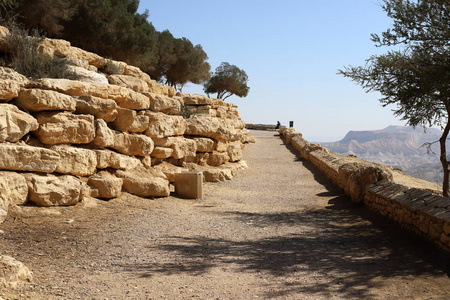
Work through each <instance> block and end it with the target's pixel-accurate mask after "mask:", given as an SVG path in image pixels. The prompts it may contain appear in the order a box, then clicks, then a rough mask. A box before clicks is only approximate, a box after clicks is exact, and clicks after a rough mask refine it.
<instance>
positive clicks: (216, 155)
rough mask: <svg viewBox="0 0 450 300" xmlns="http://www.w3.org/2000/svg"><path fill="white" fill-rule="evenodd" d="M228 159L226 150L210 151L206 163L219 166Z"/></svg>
mask: <svg viewBox="0 0 450 300" xmlns="http://www.w3.org/2000/svg"><path fill="white" fill-rule="evenodd" d="M229 160H230V157H229V156H228V153H227V152H216V151H214V152H212V153H210V154H209V157H208V161H207V163H208V165H210V166H216V167H217V166H220V165H223V164H224V163H226V162H228V161H229Z"/></svg>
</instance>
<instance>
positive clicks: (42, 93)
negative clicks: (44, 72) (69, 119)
mask: <svg viewBox="0 0 450 300" xmlns="http://www.w3.org/2000/svg"><path fill="white" fill-rule="evenodd" d="M17 106H18V107H20V108H22V109H24V110H26V111H32V112H35V111H43V110H66V111H71V112H73V111H75V107H76V100H75V98H73V97H71V96H69V95H65V94H61V93H58V92H55V91H49V90H41V89H25V90H22V91H21V92H20V93H19V96H18V97H17Z"/></svg>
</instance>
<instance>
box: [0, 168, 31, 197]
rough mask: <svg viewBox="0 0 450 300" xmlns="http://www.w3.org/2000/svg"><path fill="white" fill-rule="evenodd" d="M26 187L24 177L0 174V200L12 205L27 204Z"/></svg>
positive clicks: (14, 174)
mask: <svg viewBox="0 0 450 300" xmlns="http://www.w3.org/2000/svg"><path fill="white" fill-rule="evenodd" d="M27 196H28V186H27V181H26V180H25V177H24V176H23V175H21V174H19V173H15V172H4V171H2V172H0V198H4V199H7V200H8V201H9V203H11V204H13V205H23V204H25V202H27Z"/></svg>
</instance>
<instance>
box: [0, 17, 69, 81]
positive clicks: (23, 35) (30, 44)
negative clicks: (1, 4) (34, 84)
mask: <svg viewBox="0 0 450 300" xmlns="http://www.w3.org/2000/svg"><path fill="white" fill-rule="evenodd" d="M10 31H11V35H10V36H9V37H8V39H7V42H8V44H9V47H10V51H11V55H10V64H11V66H12V68H13V69H14V70H16V71H17V72H19V73H21V74H23V75H25V76H27V77H31V78H71V79H74V78H75V74H74V73H73V72H72V71H70V69H68V67H67V62H66V60H65V59H63V58H58V57H54V58H52V59H48V58H46V57H44V56H43V55H41V54H40V53H39V51H38V46H39V45H40V43H41V42H42V41H43V39H44V38H43V37H42V36H41V35H40V34H39V32H38V31H37V30H33V31H32V34H31V35H28V31H27V30H25V29H23V28H20V27H18V26H12V27H10Z"/></svg>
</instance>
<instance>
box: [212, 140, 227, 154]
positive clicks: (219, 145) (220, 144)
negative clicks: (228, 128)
mask: <svg viewBox="0 0 450 300" xmlns="http://www.w3.org/2000/svg"><path fill="white" fill-rule="evenodd" d="M214 150H216V151H218V152H227V150H228V142H227V141H217V142H216V144H215V146H214Z"/></svg>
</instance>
